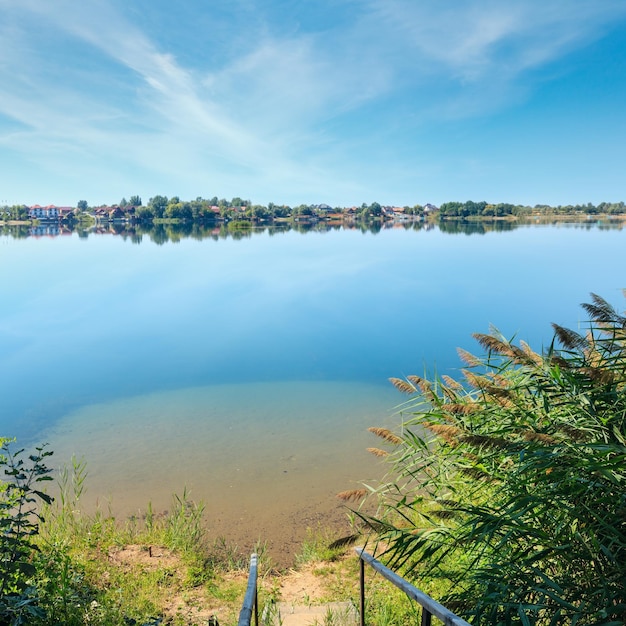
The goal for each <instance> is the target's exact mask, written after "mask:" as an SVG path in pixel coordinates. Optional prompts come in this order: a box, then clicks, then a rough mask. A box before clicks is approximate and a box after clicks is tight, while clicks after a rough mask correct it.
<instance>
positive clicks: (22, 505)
mask: <svg viewBox="0 0 626 626" xmlns="http://www.w3.org/2000/svg"><path fill="white" fill-rule="evenodd" d="M0 443H1V445H2V447H1V450H2V452H1V453H0V467H1V468H2V470H3V473H4V475H5V476H6V477H7V480H6V481H3V482H1V483H0V624H16V625H17V624H27V623H31V622H32V621H34V620H35V619H37V618H41V617H43V615H44V611H43V610H42V609H41V607H40V603H39V595H38V592H37V589H36V587H35V585H34V576H35V574H36V569H35V566H34V565H33V563H32V557H33V553H34V552H35V551H36V550H37V546H36V543H35V537H36V535H37V534H38V533H39V522H41V521H43V517H42V516H41V514H40V512H39V510H38V509H37V506H36V505H37V501H39V500H41V501H44V502H46V503H48V504H49V503H51V502H52V498H51V497H50V496H49V495H47V494H46V493H44V492H43V491H41V488H40V485H39V483H41V482H44V481H49V480H52V479H51V477H50V476H49V473H50V470H49V469H48V468H47V467H46V465H45V463H44V459H45V458H46V457H48V456H50V455H51V454H52V452H50V451H47V450H46V449H45V446H41V447H39V448H36V453H35V454H31V455H30V456H29V457H28V460H29V461H30V463H29V464H28V462H25V461H24V459H23V458H22V454H23V452H24V450H18V451H16V452H12V451H11V449H10V443H11V441H10V440H9V439H6V438H0Z"/></svg>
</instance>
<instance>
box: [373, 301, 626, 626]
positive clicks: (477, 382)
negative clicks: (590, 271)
mask: <svg viewBox="0 0 626 626" xmlns="http://www.w3.org/2000/svg"><path fill="white" fill-rule="evenodd" d="M583 307H584V309H585V311H586V312H587V314H588V315H589V322H588V329H587V332H585V333H583V334H579V333H577V332H574V331H572V330H569V329H567V328H563V327H561V326H559V325H556V324H555V325H553V326H554V330H555V339H554V341H553V344H552V345H551V346H550V348H549V349H548V350H547V351H546V352H545V353H543V354H539V353H537V352H535V351H533V350H532V349H531V348H530V347H529V346H528V345H527V344H525V343H524V342H519V344H514V343H512V342H511V341H508V340H506V339H505V338H503V337H502V336H501V335H499V333H497V332H496V331H494V332H493V333H492V334H489V335H484V334H476V335H474V336H475V338H476V339H477V341H478V342H479V344H480V345H481V347H482V348H483V349H484V350H485V351H486V354H485V355H484V356H482V357H476V356H474V355H472V354H469V353H468V352H465V351H463V350H460V351H459V353H460V355H461V358H462V360H463V361H464V363H465V365H466V369H464V370H462V371H463V379H462V380H455V379H452V378H450V377H448V376H442V377H440V378H435V379H433V380H428V379H425V378H422V377H417V376H408V377H407V379H406V380H400V379H392V382H393V383H394V384H395V385H396V387H398V388H399V389H400V390H402V391H405V392H407V393H410V394H415V398H416V402H414V403H411V406H412V407H413V409H412V411H413V415H412V417H411V418H410V419H409V420H408V421H407V422H406V423H405V424H404V426H403V432H402V433H401V434H400V435H395V434H393V433H390V432H388V431H384V429H374V432H375V433H376V434H378V435H380V436H382V437H384V438H385V439H386V440H387V441H390V442H392V443H393V444H395V445H396V446H397V447H396V450H395V451H394V452H393V454H392V455H391V457H390V458H391V459H392V462H393V474H394V476H395V479H394V481H393V482H391V483H390V484H389V485H387V486H385V487H384V488H382V489H381V493H382V495H383V501H384V511H385V514H384V515H383V516H380V517H379V518H378V519H376V520H374V522H375V525H376V528H377V530H379V531H381V539H382V541H383V542H384V545H385V546H386V557H387V559H388V560H389V562H390V564H391V565H392V566H394V567H397V568H400V569H401V570H403V571H404V572H405V574H406V575H407V576H409V577H411V576H417V575H418V571H420V570H421V571H423V568H424V566H426V567H427V568H428V571H430V572H431V574H432V576H434V577H435V578H437V579H439V580H440V581H444V582H446V583H447V588H448V593H447V596H446V597H445V598H444V603H453V604H452V606H454V607H455V610H456V612H458V613H460V614H462V615H463V616H465V617H466V618H467V619H469V621H471V622H472V623H473V624H475V625H479V624H485V625H487V624H489V625H491V624H507V625H508V624H511V625H512V624H521V625H529V624H536V625H539V624H542V625H543V624H546V625H548V624H550V625H560V624H563V625H565V624H596V625H600V624H602V625H607V626H608V625H609V624H611V625H617V624H623V623H624V622H625V621H626V585H625V584H624V581H626V317H624V316H623V315H620V314H619V313H618V312H617V311H616V310H615V309H614V308H613V307H611V306H610V305H609V304H608V303H607V302H606V301H605V300H604V299H602V298H601V297H599V296H596V295H593V294H592V301H591V302H590V303H588V304H584V305H583ZM557 346H561V347H560V348H558V347H557Z"/></svg>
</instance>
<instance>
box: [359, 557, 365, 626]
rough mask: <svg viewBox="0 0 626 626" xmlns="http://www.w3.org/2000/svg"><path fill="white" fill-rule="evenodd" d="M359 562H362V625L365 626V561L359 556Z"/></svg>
mask: <svg viewBox="0 0 626 626" xmlns="http://www.w3.org/2000/svg"><path fill="white" fill-rule="evenodd" d="M359 563H360V564H361V567H360V569H361V571H360V580H361V584H360V588H361V597H360V607H359V609H360V614H361V626H365V561H364V560H363V559H362V558H360V557H359Z"/></svg>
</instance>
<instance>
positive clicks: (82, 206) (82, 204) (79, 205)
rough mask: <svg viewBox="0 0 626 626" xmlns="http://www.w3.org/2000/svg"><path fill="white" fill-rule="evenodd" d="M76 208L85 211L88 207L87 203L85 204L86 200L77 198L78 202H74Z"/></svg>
mask: <svg viewBox="0 0 626 626" xmlns="http://www.w3.org/2000/svg"><path fill="white" fill-rule="evenodd" d="M76 208H77V209H80V210H81V211H86V210H87V209H88V208H89V205H88V204H87V200H79V201H78V203H77V204H76Z"/></svg>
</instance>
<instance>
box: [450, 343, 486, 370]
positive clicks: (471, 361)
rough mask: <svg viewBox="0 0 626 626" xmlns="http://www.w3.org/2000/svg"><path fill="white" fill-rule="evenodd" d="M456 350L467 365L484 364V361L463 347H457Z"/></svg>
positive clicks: (476, 365)
mask: <svg viewBox="0 0 626 626" xmlns="http://www.w3.org/2000/svg"><path fill="white" fill-rule="evenodd" d="M456 351H457V354H458V355H459V358H460V359H461V361H463V363H465V365H468V366H469V367H478V366H479V365H482V361H481V360H480V359H479V358H478V357H477V356H474V355H473V354H472V353H471V352H468V351H467V350H463V348H457V349H456Z"/></svg>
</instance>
